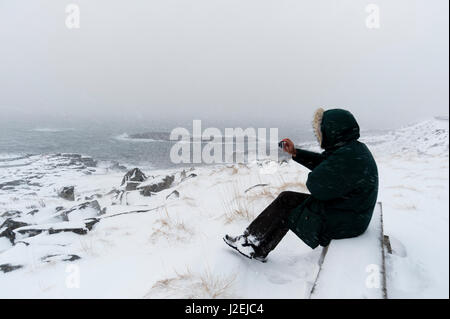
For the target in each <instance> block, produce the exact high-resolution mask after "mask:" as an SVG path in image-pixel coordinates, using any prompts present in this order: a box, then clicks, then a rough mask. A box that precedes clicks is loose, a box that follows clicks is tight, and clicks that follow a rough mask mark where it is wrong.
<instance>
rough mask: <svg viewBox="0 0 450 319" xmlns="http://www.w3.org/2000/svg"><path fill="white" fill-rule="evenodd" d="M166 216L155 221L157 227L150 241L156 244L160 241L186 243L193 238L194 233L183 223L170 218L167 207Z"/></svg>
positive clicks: (165, 209)
mask: <svg viewBox="0 0 450 319" xmlns="http://www.w3.org/2000/svg"><path fill="white" fill-rule="evenodd" d="M164 212H165V214H164V215H163V216H161V217H160V218H159V219H157V220H156V221H155V225H156V226H157V227H154V228H153V233H152V234H151V235H150V238H149V240H150V241H151V242H152V243H156V242H157V241H158V240H161V239H163V240H165V241H176V242H180V241H183V242H186V241H188V240H190V239H191V238H192V236H193V235H194V231H193V230H192V229H190V228H189V227H188V226H186V224H185V223H184V222H183V221H180V220H175V219H173V218H171V217H170V216H169V212H168V211H167V207H165V208H164Z"/></svg>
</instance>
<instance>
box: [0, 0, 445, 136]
mask: <svg viewBox="0 0 450 319" xmlns="http://www.w3.org/2000/svg"><path fill="white" fill-rule="evenodd" d="M69 3H75V4H78V5H79V8H80V28H79V29H68V28H67V27H66V25H65V20H66V16H67V14H66V13H65V8H66V5H67V4H69ZM369 3H374V4H377V5H379V8H380V28H379V29H369V28H367V27H366V17H367V16H368V14H369V13H367V12H366V11H365V8H366V5H367V4H369ZM448 5H449V1H448V0H423V1H413V0H387V1H376V0H373V1H372V0H371V1H357V0H339V1H336V0H332V1H330V0H310V1H306V0H304V1H299V0H270V1H269V0H220V1H218V0H189V1H186V0H158V1H155V0H142V1H139V0H133V1H130V0H128V1H126V0H72V1H62V0H33V1H29V0H0V111H1V118H2V120H8V121H13V120H15V119H17V118H31V119H35V120H36V121H39V120H41V119H44V118H59V117H61V118H89V117H95V118H97V119H98V118H102V119H105V121H106V120H108V119H126V120H133V119H152V120H158V119H160V118H171V117H178V118H183V119H188V120H192V119H194V118H200V119H205V118H214V119H218V120H220V119H233V118H239V119H241V120H242V119H243V120H246V121H248V123H249V126H251V125H255V124H254V123H256V121H257V120H260V119H265V120H268V119H274V120H275V119H280V118H285V119H287V120H289V121H291V122H294V121H297V120H298V121H299V122H302V121H305V119H308V121H309V120H310V117H311V115H312V113H313V111H314V109H316V108H317V107H319V106H323V107H325V108H332V107H342V108H347V109H349V110H351V111H352V112H353V113H354V114H355V115H356V116H357V118H358V119H359V121H360V122H361V124H362V125H365V126H366V127H369V128H375V127H394V126H398V125H403V124H406V123H408V122H411V121H416V120H420V119H422V118H425V117H428V116H432V115H439V114H441V115H442V114H443V115H448V103H449V99H448V85H449V83H448V76H449V74H448V68H449V65H448V54H449V51H448V48H449V46H448V23H449V20H448V10H449V8H448Z"/></svg>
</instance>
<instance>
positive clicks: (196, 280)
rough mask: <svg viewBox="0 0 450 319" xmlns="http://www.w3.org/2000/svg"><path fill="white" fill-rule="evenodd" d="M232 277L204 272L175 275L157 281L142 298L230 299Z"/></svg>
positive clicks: (231, 294) (188, 271)
mask: <svg viewBox="0 0 450 319" xmlns="http://www.w3.org/2000/svg"><path fill="white" fill-rule="evenodd" d="M235 279H236V276H235V275H232V276H217V275H213V274H212V273H211V272H210V271H208V270H206V271H205V272H204V273H203V274H193V273H192V272H191V271H190V270H189V269H187V270H186V272H185V273H183V274H179V273H176V276H175V277H172V278H166V279H163V280H158V281H157V282H156V283H155V284H154V285H153V286H152V288H151V289H150V291H149V292H148V293H147V294H146V295H145V296H144V298H188V299H200V298H208V299H210V298H232V297H234V295H233V293H232V291H231V290H232V286H233V283H234V281H235Z"/></svg>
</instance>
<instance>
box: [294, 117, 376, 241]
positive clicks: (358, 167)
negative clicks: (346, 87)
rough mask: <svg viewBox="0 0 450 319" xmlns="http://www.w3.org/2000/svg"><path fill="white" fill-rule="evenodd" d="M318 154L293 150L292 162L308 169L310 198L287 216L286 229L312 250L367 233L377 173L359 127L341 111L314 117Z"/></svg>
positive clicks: (372, 208)
mask: <svg viewBox="0 0 450 319" xmlns="http://www.w3.org/2000/svg"><path fill="white" fill-rule="evenodd" d="M315 127H316V135H317V136H318V139H319V142H320V143H321V147H322V148H323V149H324V150H325V151H324V152H322V153H320V154H319V153H314V152H309V151H305V150H300V149H297V150H296V151H297V153H296V156H295V157H293V159H294V160H295V161H296V162H298V163H300V164H302V165H304V166H306V167H307V168H309V169H310V170H311V172H310V173H309V175H308V180H307V181H306V186H307V188H308V190H309V192H310V193H311V196H310V197H309V198H308V199H307V200H306V201H304V202H303V203H302V204H301V205H300V206H299V207H297V208H295V209H294V210H293V211H292V213H291V214H290V215H289V221H288V224H289V228H290V229H291V230H292V231H293V232H294V233H296V235H297V236H299V237H300V238H301V239H302V240H303V241H304V242H305V243H306V244H307V245H308V246H310V247H311V248H315V247H317V246H318V245H319V244H320V245H321V246H327V245H328V244H329V243H330V240H331V239H340V238H349V237H355V236H359V235H361V234H362V233H364V231H365V230H366V229H367V226H368V225H369V222H370V219H371V218H372V213H373V210H374V207H375V204H376V200H377V193H378V171H377V165H376V163H375V160H374V159H373V157H372V154H371V153H370V151H369V149H368V148H367V146H366V145H365V144H363V143H361V142H359V141H358V138H359V126H358V123H357V122H356V120H355V118H354V117H353V115H352V114H351V113H350V112H348V111H346V110H342V109H331V110H327V111H323V110H322V109H319V110H318V111H317V112H316V115H315Z"/></svg>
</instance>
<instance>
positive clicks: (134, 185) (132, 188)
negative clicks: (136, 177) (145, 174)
mask: <svg viewBox="0 0 450 319" xmlns="http://www.w3.org/2000/svg"><path fill="white" fill-rule="evenodd" d="M140 183H141V182H127V185H126V186H125V190H126V191H135V190H136V188H137V187H138V185H139V184H140Z"/></svg>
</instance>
